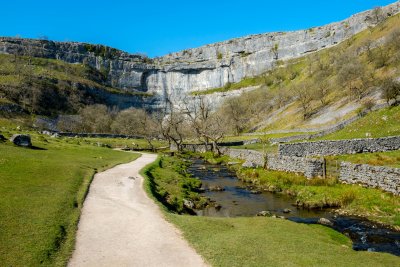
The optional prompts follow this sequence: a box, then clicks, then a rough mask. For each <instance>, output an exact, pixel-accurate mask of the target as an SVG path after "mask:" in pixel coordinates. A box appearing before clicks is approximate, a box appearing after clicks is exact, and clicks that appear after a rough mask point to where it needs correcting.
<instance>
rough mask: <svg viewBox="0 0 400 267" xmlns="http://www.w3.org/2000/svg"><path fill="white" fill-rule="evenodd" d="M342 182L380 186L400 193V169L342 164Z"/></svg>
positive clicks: (388, 190) (385, 189) (394, 192)
mask: <svg viewBox="0 0 400 267" xmlns="http://www.w3.org/2000/svg"><path fill="white" fill-rule="evenodd" d="M339 179H340V180H341V181H342V182H345V183H349V184H364V185H367V186H368V187H379V188H381V189H382V190H384V191H387V192H391V193H393V194H395V195H400V169H399V168H389V167H381V166H371V165H367V164H353V163H349V162H342V163H341V164H340V177H339Z"/></svg>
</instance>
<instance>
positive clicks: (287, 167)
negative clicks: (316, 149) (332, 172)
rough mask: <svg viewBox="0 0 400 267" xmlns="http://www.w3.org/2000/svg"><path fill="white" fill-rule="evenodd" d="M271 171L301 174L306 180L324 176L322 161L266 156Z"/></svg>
mask: <svg viewBox="0 0 400 267" xmlns="http://www.w3.org/2000/svg"><path fill="white" fill-rule="evenodd" d="M267 167H268V169H271V170H277V171H287V172H298V173H303V174H304V176H306V177H307V178H313V177H323V176H324V161H323V160H319V159H313V158H301V157H286V156H274V155H268V159H267Z"/></svg>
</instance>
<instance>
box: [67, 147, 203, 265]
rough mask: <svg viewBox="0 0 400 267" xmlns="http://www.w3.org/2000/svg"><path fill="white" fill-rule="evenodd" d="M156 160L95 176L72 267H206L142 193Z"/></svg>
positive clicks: (148, 157)
mask: <svg viewBox="0 0 400 267" xmlns="http://www.w3.org/2000/svg"><path fill="white" fill-rule="evenodd" d="M156 157H157V155H153V154H142V156H141V157H140V158H138V159H137V160H135V161H133V162H131V163H127V164H122V165H118V166H116V167H114V168H112V169H109V170H107V171H104V172H102V173H98V174H96V175H95V177H94V179H93V182H92V184H91V186H90V190H89V194H88V196H87V198H86V200H85V203H84V206H83V209H82V214H81V219H80V221H79V226H78V233H77V241H76V246H75V251H74V253H73V255H72V258H71V259H70V262H69V264H68V266H71V267H75V266H93V267H94V266H96V267H99V266H146V267H150V266H185V267H187V266H207V265H206V263H205V262H204V261H203V259H202V258H201V257H200V256H199V255H198V254H197V253H196V252H195V251H194V249H192V248H191V247H190V246H189V245H188V243H187V242H186V241H185V240H184V239H183V238H182V236H181V234H180V232H179V231H178V230H177V229H176V228H175V227H174V226H173V225H172V224H170V223H169V222H167V221H166V220H165V219H164V218H163V215H162V213H161V211H160V210H159V207H158V206H157V205H156V204H155V203H154V202H153V201H152V200H151V199H150V198H149V197H148V196H147V195H146V193H145V192H144V189H143V177H142V176H140V175H139V171H140V170H141V169H142V168H143V167H144V166H146V165H147V164H149V163H151V162H153V161H154V160H155V159H156Z"/></svg>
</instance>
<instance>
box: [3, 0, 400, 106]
mask: <svg viewBox="0 0 400 267" xmlns="http://www.w3.org/2000/svg"><path fill="white" fill-rule="evenodd" d="M381 10H382V16H384V17H388V16H392V15H394V14H397V13H399V12H400V2H399V1H397V2H395V3H393V4H391V5H388V6H385V7H382V9H381ZM374 16H375V14H374V10H369V11H365V12H362V13H359V14H356V15H353V16H351V17H350V18H348V19H346V20H343V21H341V22H335V23H331V24H328V25H325V26H322V27H315V28H310V29H306V30H300V31H292V32H275V33H266V34H257V35H250V36H246V37H242V38H236V39H232V40H228V41H225V42H220V43H215V44H210V45H206V46H202V47H199V48H193V49H188V50H184V51H181V52H177V53H172V54H169V55H166V56H163V57H159V58H154V59H150V58H147V57H145V56H143V55H138V54H128V53H126V52H123V51H120V50H117V49H114V48H110V47H107V46H102V45H91V44H85V43H77V42H53V41H48V40H33V39H21V38H9V37H2V38H0V53H1V54H15V55H30V56H33V57H43V58H51V59H59V60H62V61H65V62H68V63H84V64H87V65H89V66H91V67H93V68H96V69H97V70H98V71H100V72H101V73H103V74H104V75H105V76H106V78H107V79H106V80H107V81H106V82H107V85H109V86H111V87H114V88H119V89H122V90H127V91H142V92H147V93H150V94H152V95H153V96H154V98H155V100H154V101H152V103H154V105H160V103H162V101H163V100H164V99H165V98H166V97H169V98H171V99H172V100H173V101H174V100H175V101H178V99H181V98H182V97H183V96H186V95H188V94H189V93H190V92H194V91H201V90H207V89H210V88H217V87H222V86H224V85H226V84H228V83H235V82H239V81H241V80H242V79H243V78H245V77H253V76H256V75H259V74H261V73H263V72H265V71H268V70H270V69H271V68H273V67H274V66H275V63H276V61H277V60H287V59H292V58H297V57H301V56H304V55H306V54H308V53H312V52H315V51H318V50H321V49H324V48H328V47H332V46H334V45H336V44H338V43H340V42H342V41H344V40H346V39H348V38H349V37H351V36H353V35H354V34H357V33H359V32H361V31H362V30H365V29H367V28H368V27H370V26H374V25H375V24H376V23H377V21H376V19H375V17H374Z"/></svg>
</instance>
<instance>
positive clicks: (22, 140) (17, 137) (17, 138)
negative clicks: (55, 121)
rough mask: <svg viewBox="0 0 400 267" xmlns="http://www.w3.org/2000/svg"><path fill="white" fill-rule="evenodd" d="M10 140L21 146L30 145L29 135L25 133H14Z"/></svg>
mask: <svg viewBox="0 0 400 267" xmlns="http://www.w3.org/2000/svg"><path fill="white" fill-rule="evenodd" d="M10 141H11V142H13V143H14V145H17V146H22V147H31V146H32V142H31V137H30V135H27V134H14V135H13V136H12V137H11V138H10Z"/></svg>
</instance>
